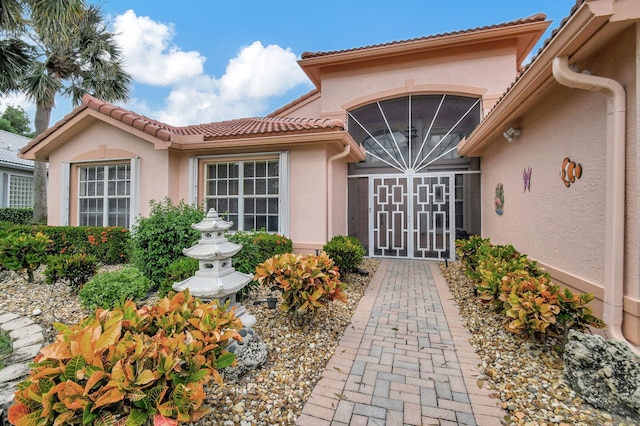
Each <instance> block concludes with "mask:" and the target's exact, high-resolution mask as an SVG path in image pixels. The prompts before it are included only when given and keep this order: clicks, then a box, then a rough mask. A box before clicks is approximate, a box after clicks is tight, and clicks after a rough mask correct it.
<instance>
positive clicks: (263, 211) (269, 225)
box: [204, 159, 282, 232]
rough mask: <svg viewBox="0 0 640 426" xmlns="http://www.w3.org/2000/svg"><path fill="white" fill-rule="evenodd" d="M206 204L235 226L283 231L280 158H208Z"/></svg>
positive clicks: (234, 227)
mask: <svg viewBox="0 0 640 426" xmlns="http://www.w3.org/2000/svg"><path fill="white" fill-rule="evenodd" d="M204 170H205V172H204V174H205V176H204V184H205V185H204V205H205V208H206V209H207V210H208V209H210V208H214V209H216V211H217V212H218V214H220V215H221V216H222V217H224V218H225V219H226V220H229V221H231V222H233V227H232V228H231V229H232V230H244V231H250V230H258V229H266V230H267V231H268V232H280V228H281V223H280V221H281V211H280V201H281V200H280V197H281V195H282V194H281V191H280V184H281V181H280V179H281V177H280V163H279V160H278V159H268V160H244V161H230V162H207V163H205V164H204Z"/></svg>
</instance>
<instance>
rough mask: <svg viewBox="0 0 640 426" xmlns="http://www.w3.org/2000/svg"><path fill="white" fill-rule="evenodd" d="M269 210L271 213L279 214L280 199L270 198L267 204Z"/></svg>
mask: <svg viewBox="0 0 640 426" xmlns="http://www.w3.org/2000/svg"><path fill="white" fill-rule="evenodd" d="M267 211H268V212H269V214H278V199H277V198H269V199H268V204H267Z"/></svg>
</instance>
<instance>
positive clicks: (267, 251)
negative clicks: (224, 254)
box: [227, 230, 293, 299]
mask: <svg viewBox="0 0 640 426" xmlns="http://www.w3.org/2000/svg"><path fill="white" fill-rule="evenodd" d="M227 238H228V239H229V241H231V242H234V243H236V244H242V249H241V250H240V251H239V252H238V253H236V254H235V255H234V256H233V267H234V268H235V269H236V270H237V271H239V272H243V273H245V274H250V275H254V274H255V273H256V268H257V267H258V265H259V264H261V263H262V262H264V261H265V260H267V259H269V258H270V257H273V256H276V255H279V254H285V253H291V251H293V242H292V241H291V240H290V239H289V238H287V237H284V236H282V235H278V234H269V233H268V232H267V231H265V230H259V231H250V232H247V231H238V232H235V233H233V234H229V235H227ZM257 284H258V283H257V281H251V282H250V283H249V284H247V285H246V286H245V287H244V288H243V289H242V290H240V291H239V292H238V294H237V296H238V298H239V299H242V298H243V297H244V296H246V295H247V294H248V293H249V292H250V291H251V289H252V288H254V287H255V286H256V285H257Z"/></svg>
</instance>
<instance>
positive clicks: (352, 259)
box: [322, 235, 365, 275]
mask: <svg viewBox="0 0 640 426" xmlns="http://www.w3.org/2000/svg"><path fill="white" fill-rule="evenodd" d="M322 249H323V250H324V251H325V252H326V253H327V255H329V257H330V258H331V259H333V261H334V263H335V264H336V266H337V267H338V270H339V271H340V274H342V275H344V274H346V273H347V272H351V271H353V270H354V269H355V268H356V267H357V266H358V265H359V264H360V262H362V257H363V256H364V253H365V249H364V246H363V245H362V243H361V242H360V240H358V239H357V238H355V237H349V236H346V235H336V236H335V237H333V238H331V240H329V242H328V243H327V244H325V245H324V247H323V248H322Z"/></svg>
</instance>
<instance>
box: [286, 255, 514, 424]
mask: <svg viewBox="0 0 640 426" xmlns="http://www.w3.org/2000/svg"><path fill="white" fill-rule="evenodd" d="M469 337H471V334H470V333H469V331H468V330H467V329H466V328H465V327H464V326H463V325H462V323H461V319H460V316H459V314H458V308H457V307H456V306H455V305H454V302H453V297H452V296H451V294H450V293H449V289H448V287H447V284H446V281H445V280H444V278H443V277H442V275H441V274H440V270H439V268H438V265H437V264H436V263H435V262H427V261H419V260H407V259H393V260H391V259H384V260H382V262H381V263H380V266H379V268H378V271H377V272H376V273H375V275H374V276H373V278H372V280H371V283H370V284H369V287H368V288H367V290H366V292H365V294H364V296H363V297H362V299H361V300H360V303H359V304H358V307H357V309H356V311H355V313H354V315H353V317H352V319H351V326H350V327H349V328H348V331H346V332H345V335H344V336H343V338H342V339H341V341H340V343H339V346H338V348H337V349H336V351H335V355H334V356H333V358H331V360H330V362H329V364H328V366H327V369H326V371H325V372H324V374H323V378H322V379H321V380H320V382H319V383H318V385H316V387H315V388H314V390H313V393H312V395H311V397H310V399H309V401H308V402H307V404H305V406H304V408H303V411H302V415H301V416H300V417H299V418H298V422H297V424H298V425H301V426H315V425H321V424H330V425H332V426H340V425H345V424H347V425H387V426H392V425H401V424H406V425H420V424H424V425H429V424H434V425H435V424H440V425H444V424H460V425H478V426H481V425H499V424H502V423H503V420H502V419H503V418H504V416H505V415H506V412H504V411H503V410H502V409H500V408H499V407H498V401H497V400H496V399H492V398H490V396H489V394H490V391H489V390H488V389H480V388H478V386H477V380H476V378H477V377H478V376H479V375H480V371H479V370H478V368H477V365H478V364H479V358H478V356H477V355H476V354H475V352H474V350H473V348H472V346H471V345H470V344H469V341H468V340H469ZM335 366H339V370H336V368H334V367H335Z"/></svg>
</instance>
